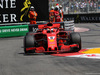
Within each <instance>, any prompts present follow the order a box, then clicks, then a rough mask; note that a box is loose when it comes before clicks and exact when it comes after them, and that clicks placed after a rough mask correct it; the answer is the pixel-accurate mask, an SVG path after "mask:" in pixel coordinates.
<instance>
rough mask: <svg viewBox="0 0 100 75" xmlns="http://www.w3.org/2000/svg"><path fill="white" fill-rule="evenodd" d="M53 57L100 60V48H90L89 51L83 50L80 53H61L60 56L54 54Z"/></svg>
mask: <svg viewBox="0 0 100 75" xmlns="http://www.w3.org/2000/svg"><path fill="white" fill-rule="evenodd" d="M52 55H53V56H61V57H78V58H92V59H100V48H88V49H82V50H80V51H79V52H73V53H60V54H52Z"/></svg>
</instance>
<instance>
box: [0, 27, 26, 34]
mask: <svg viewBox="0 0 100 75" xmlns="http://www.w3.org/2000/svg"><path fill="white" fill-rule="evenodd" d="M24 31H28V29H27V28H13V29H0V33H8V32H24Z"/></svg>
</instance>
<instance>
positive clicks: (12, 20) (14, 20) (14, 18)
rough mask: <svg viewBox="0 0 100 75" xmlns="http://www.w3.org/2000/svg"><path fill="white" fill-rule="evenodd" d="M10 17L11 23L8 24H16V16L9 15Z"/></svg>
mask: <svg viewBox="0 0 100 75" xmlns="http://www.w3.org/2000/svg"><path fill="white" fill-rule="evenodd" d="M10 16H11V21H10V22H16V21H17V20H16V15H15V14H10Z"/></svg>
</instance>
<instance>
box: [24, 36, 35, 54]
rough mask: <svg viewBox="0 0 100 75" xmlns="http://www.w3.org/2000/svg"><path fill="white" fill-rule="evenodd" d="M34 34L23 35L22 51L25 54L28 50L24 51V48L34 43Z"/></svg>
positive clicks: (32, 45)
mask: <svg viewBox="0 0 100 75" xmlns="http://www.w3.org/2000/svg"><path fill="white" fill-rule="evenodd" d="M34 40H35V39H34V36H33V35H26V36H25V37H24V52H25V54H27V53H29V51H26V48H30V47H34V46H35V44H34V42H35V41H34ZM33 52H35V51H33Z"/></svg>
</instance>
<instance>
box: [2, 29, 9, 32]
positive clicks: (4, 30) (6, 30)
mask: <svg viewBox="0 0 100 75" xmlns="http://www.w3.org/2000/svg"><path fill="white" fill-rule="evenodd" d="M2 32H10V29H3V30H2Z"/></svg>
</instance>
